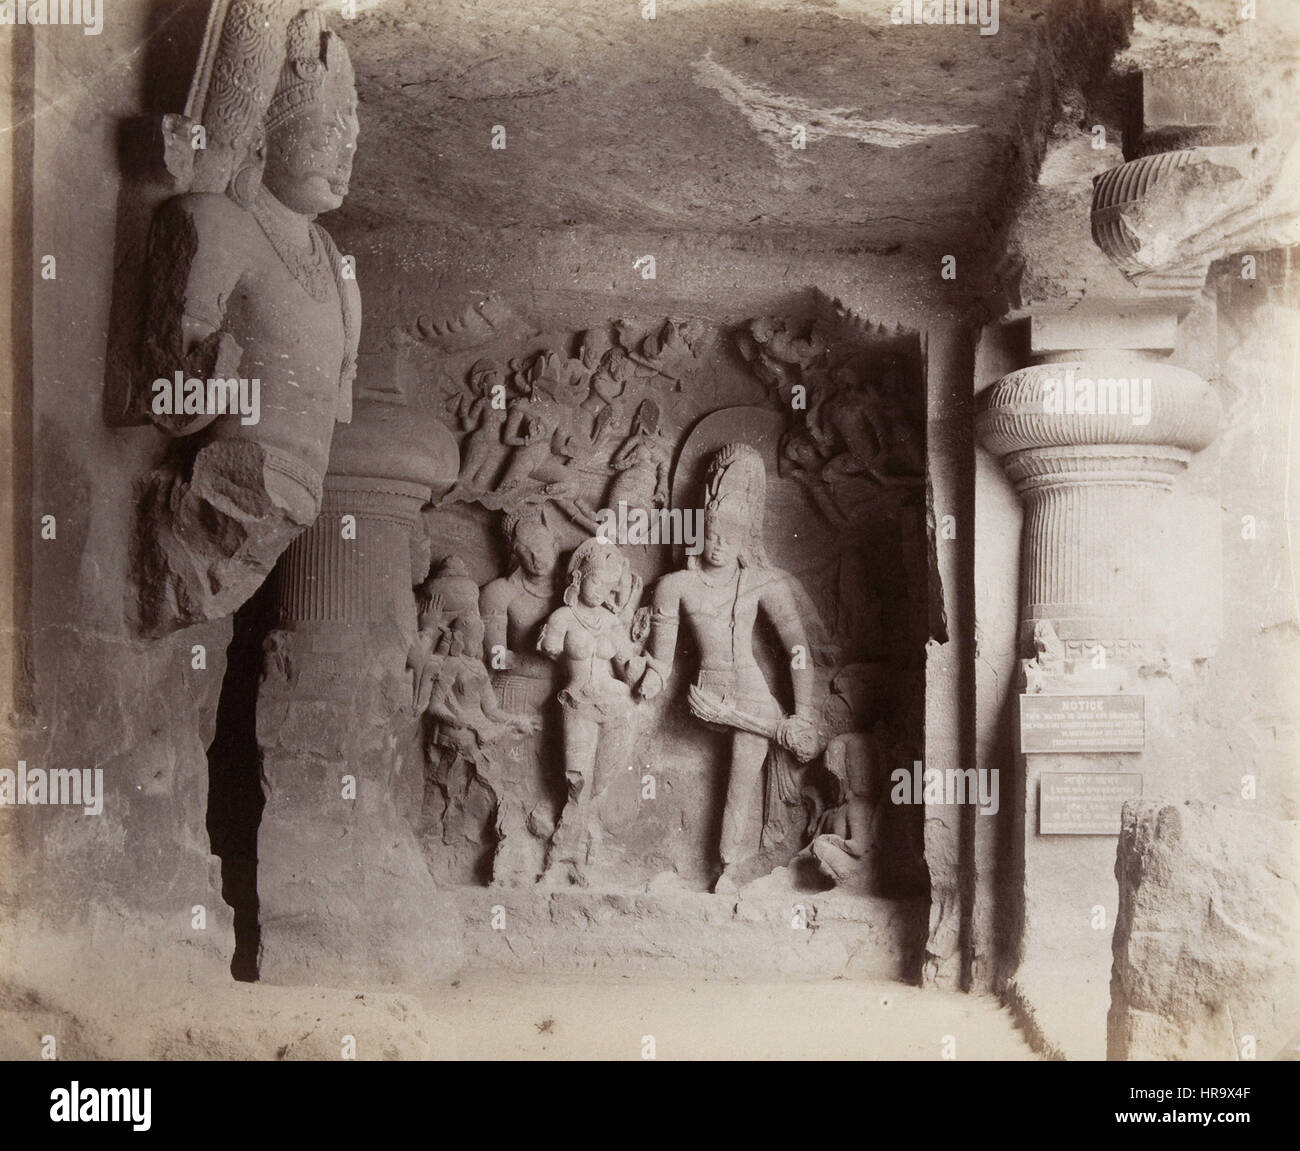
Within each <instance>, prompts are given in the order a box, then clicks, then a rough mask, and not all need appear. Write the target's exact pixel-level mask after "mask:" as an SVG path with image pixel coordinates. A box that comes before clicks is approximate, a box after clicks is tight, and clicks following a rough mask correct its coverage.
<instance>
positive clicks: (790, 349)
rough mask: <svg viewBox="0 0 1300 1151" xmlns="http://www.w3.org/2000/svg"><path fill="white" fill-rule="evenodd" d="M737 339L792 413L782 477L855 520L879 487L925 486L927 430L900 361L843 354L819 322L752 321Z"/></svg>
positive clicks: (838, 519) (838, 517)
mask: <svg viewBox="0 0 1300 1151" xmlns="http://www.w3.org/2000/svg"><path fill="white" fill-rule="evenodd" d="M736 341H737V346H738V348H739V350H740V353H741V355H742V356H743V357H744V358H745V360H746V361H747V362H748V363H749V365H750V367H751V369H752V370H753V371H754V374H755V376H756V377H757V378H758V379H759V380H761V381H762V382H763V383H764V384H766V385H767V386H768V387H769V388H770V389H771V390H772V391H773V392H774V393H775V394H776V396H777V397H778V399H779V401H780V403H781V405H782V407H783V408H784V409H785V410H787V411H789V412H790V413H791V415H792V420H791V426H790V428H789V430H788V431H787V432H786V434H785V436H784V437H783V438H782V441H781V445H780V450H779V465H778V466H779V473H780V475H782V476H783V477H792V478H794V479H797V480H799V481H800V482H801V483H804V484H805V485H807V487H808V489H809V492H810V494H811V495H812V497H813V499H814V500H815V502H816V504H817V506H818V508H819V510H820V511H821V512H822V514H823V515H825V516H826V518H827V519H828V520H830V521H831V522H832V523H836V524H847V523H851V522H855V521H856V520H857V519H858V518H860V516H861V515H862V514H863V508H864V506H869V505H871V504H873V503H874V502H875V501H877V500H878V499H879V498H880V496H881V491H880V489H890V488H899V489H908V488H917V487H921V486H923V485H924V482H925V445H924V438H923V431H922V427H921V423H920V420H919V418H918V416H917V414H916V413H914V412H911V411H909V409H908V405H907V402H906V370H905V364H904V363H903V361H902V360H901V359H900V357H898V356H895V355H886V356H885V357H884V358H883V359H881V360H880V361H879V362H877V363H875V364H873V365H867V364H864V363H863V362H861V358H860V357H858V356H856V355H855V354H854V355H849V354H846V353H844V352H842V351H838V350H837V349H836V347H835V345H834V343H833V341H832V340H831V338H830V335H829V332H828V331H827V330H825V329H824V326H823V325H822V324H821V323H820V322H819V321H815V322H813V323H812V324H809V325H805V326H799V325H796V324H793V323H791V322H789V321H785V320H778V319H771V318H764V319H758V320H753V321H751V322H750V323H749V325H747V326H746V327H743V328H741V329H740V330H739V332H737V334H736Z"/></svg>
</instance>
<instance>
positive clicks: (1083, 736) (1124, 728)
mask: <svg viewBox="0 0 1300 1151" xmlns="http://www.w3.org/2000/svg"><path fill="white" fill-rule="evenodd" d="M1144 703H1145V697H1143V696H1140V695H1022V696H1021V697H1020V750H1021V751H1028V752H1033V751H1048V752H1051V751H1055V752H1069V751H1141V750H1142V747H1143V744H1144V742H1145V738H1146V717H1145V709H1144Z"/></svg>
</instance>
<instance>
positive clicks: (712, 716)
mask: <svg viewBox="0 0 1300 1151" xmlns="http://www.w3.org/2000/svg"><path fill="white" fill-rule="evenodd" d="M766 485H767V477H766V472H765V471H764V467H763V460H762V457H761V456H760V455H759V453H758V452H757V451H756V450H755V449H754V448H752V447H750V446H749V445H748V444H728V445H727V446H725V447H724V448H722V449H721V450H720V451H719V452H718V453H717V454H716V455H715V456H714V457H713V459H712V461H711V462H710V464H709V468H708V472H707V476H706V480H705V496H706V500H707V503H706V506H705V509H704V547H703V550H702V552H701V553H700V555H698V556H691V557H689V558H688V559H687V566H686V569H685V570H684V571H679V572H672V573H670V574H668V575H666V576H664V577H663V578H662V579H661V580H660V581H659V582H658V584H656V586H655V595H654V608H653V612H652V614H651V623H650V646H649V657H650V658H649V667H648V669H647V670H646V673H645V676H644V678H643V679H642V681H641V684H640V686H639V689H638V691H639V694H640V695H641V697H642V698H644V699H649V698H652V697H653V696H655V695H657V694H658V693H659V692H660V691H662V690H663V686H664V684H665V682H666V681H667V679H668V676H669V673H670V672H671V671H672V666H673V658H674V655H675V653H676V649H677V630H678V624H679V621H680V619H681V617H682V616H685V617H686V620H687V622H688V623H689V624H690V625H691V629H692V631H693V632H694V635H695V640H696V644H697V646H698V649H699V652H700V667H699V674H698V676H697V678H696V681H695V685H694V686H693V687H692V688H691V690H690V707H691V711H692V713H693V714H694V715H695V716H696V718H698V719H701V720H703V721H704V722H705V723H707V724H709V725H710V726H712V727H714V728H715V730H730V731H731V733H732V736H731V771H730V776H729V778H728V781H727V798H726V806H725V808H724V810H723V816H722V835H721V842H720V844H719V854H720V855H721V857H722V873H721V874H720V875H719V877H718V879H717V882H716V884H715V886H714V890H715V891H718V892H724V893H728V892H734V891H735V890H736V873H737V870H738V869H739V867H740V865H742V864H743V863H745V862H746V861H747V860H749V859H751V858H752V857H753V856H755V855H756V854H757V853H758V852H759V851H760V850H761V849H762V848H765V847H770V846H775V845H777V844H778V843H782V842H784V841H785V840H786V838H787V837H788V835H789V833H790V830H791V829H790V827H789V823H788V820H789V812H790V810H791V809H792V808H793V807H795V806H797V805H799V804H800V802H801V801H800V794H799V791H800V789H799V781H798V778H797V774H796V769H795V768H794V765H793V763H792V762H791V759H790V757H791V755H793V756H794V758H796V759H797V760H798V761H799V762H801V763H807V762H808V761H809V760H811V759H812V758H813V757H814V756H815V755H817V754H818V752H819V751H820V750H821V732H820V728H819V727H818V724H817V722H816V720H815V718H814V716H815V714H816V712H815V708H814V705H813V695H814V678H813V677H814V669H813V663H812V657H811V654H810V649H809V643H808V636H807V633H806V632H805V630H804V625H803V621H802V619H801V617H800V613H799V597H798V595H797V593H796V590H795V587H794V580H793V577H791V576H790V575H788V574H787V573H786V572H783V571H781V570H779V569H777V568H774V567H772V566H771V565H770V564H769V563H768V560H767V555H766V552H765V550H764V547H763V511H764V499H765V492H766ZM760 612H761V613H762V614H763V615H764V616H765V617H766V618H767V620H768V621H769V622H770V623H771V625H772V627H773V628H774V629H775V631H776V634H777V636H778V638H779V640H780V643H781V646H782V648H783V649H784V650H785V651H786V652H787V653H788V663H789V667H790V682H791V688H792V692H793V696H794V711H793V714H787V712H786V710H785V708H783V707H782V706H781V704H780V703H779V702H778V701H777V699H776V697H775V696H774V695H773V694H772V689H771V688H770V687H769V685H768V682H767V677H766V676H765V675H764V674H763V671H762V669H761V668H760V667H759V665H758V661H757V659H756V658H755V656H754V645H753V641H754V629H755V626H756V624H757V622H758V616H759V613H760ZM765 762H766V763H767V765H768V770H767V773H766V787H765V786H764V782H765V781H764V771H763V767H764V763H765ZM760 806H761V808H762V810H763V813H764V814H763V825H762V830H761V832H760V833H758V834H755V832H754V830H753V827H752V819H751V814H752V812H753V811H755V810H757V809H759V808H760Z"/></svg>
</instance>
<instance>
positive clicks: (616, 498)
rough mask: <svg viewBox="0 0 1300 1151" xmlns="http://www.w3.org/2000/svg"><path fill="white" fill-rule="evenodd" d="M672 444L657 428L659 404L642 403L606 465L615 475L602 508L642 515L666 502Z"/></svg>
mask: <svg viewBox="0 0 1300 1151" xmlns="http://www.w3.org/2000/svg"><path fill="white" fill-rule="evenodd" d="M671 460H672V445H671V444H669V443H668V440H667V438H666V437H665V436H664V433H663V430H662V427H661V426H660V415H659V405H658V404H656V403H655V402H654V400H643V401H642V402H641V406H640V407H639V408H637V413H636V418H635V419H634V420H633V422H632V433H631V435H629V436H628V437H627V439H625V440H624V441H623V443H622V444H621V445H620V446H619V448H618V450H617V451H616V452H615V453H614V456H613V458H612V459H611V460H610V462H609V468H610V471H612V472H614V473H615V478H614V481H613V482H612V483H611V484H610V487H609V492H608V494H607V495H606V497H605V506H606V507H609V508H612V509H614V511H615V512H617V511H618V510H619V505H620V504H621V505H623V506H624V507H625V508H626V509H627V511H628V512H631V511H632V510H633V509H638V508H639V509H640V510H642V511H645V512H649V511H652V510H653V509H654V508H661V507H665V506H666V505H667V503H668V465H669V463H670V462H671Z"/></svg>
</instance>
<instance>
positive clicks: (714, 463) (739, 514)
mask: <svg viewBox="0 0 1300 1151" xmlns="http://www.w3.org/2000/svg"><path fill="white" fill-rule="evenodd" d="M704 498H705V500H706V503H705V511H706V512H707V513H708V514H710V515H714V516H719V517H721V518H725V519H727V520H729V521H730V522H732V523H734V524H738V525H740V526H742V527H744V528H746V529H747V539H746V543H745V546H744V547H743V548H742V549H741V551H742V555H743V556H744V558H745V559H746V560H748V561H750V562H753V563H757V564H759V565H761V566H766V565H767V553H766V552H765V551H764V548H763V512H764V507H765V504H766V502H767V469H766V468H765V467H764V466H763V457H762V455H761V454H760V453H759V451H758V449H757V448H755V447H753V446H752V445H751V444H744V443H736V444H725V445H724V446H723V447H721V448H719V449H718V451H717V453H716V454H715V455H714V457H713V459H712V460H710V461H709V470H708V472H707V473H706V474H705V477H704Z"/></svg>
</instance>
